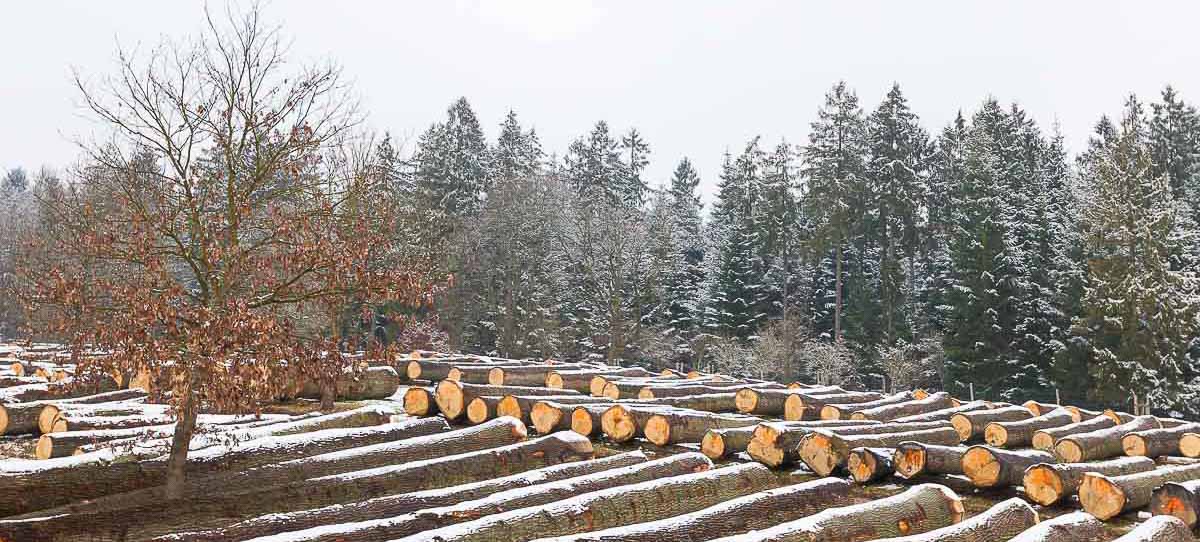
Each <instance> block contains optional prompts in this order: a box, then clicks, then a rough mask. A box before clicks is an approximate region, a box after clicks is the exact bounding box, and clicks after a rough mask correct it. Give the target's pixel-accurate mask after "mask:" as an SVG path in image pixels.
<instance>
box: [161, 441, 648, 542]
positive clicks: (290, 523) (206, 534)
mask: <svg viewBox="0 0 1200 542" xmlns="http://www.w3.org/2000/svg"><path fill="white" fill-rule="evenodd" d="M649 460H650V458H649V457H647V456H646V454H645V453H644V452H642V451H640V450H639V451H633V452H626V453H622V454H616V455H611V456H608V457H604V458H600V459H588V460H583V461H574V462H569V463H561V464H557V465H551V466H549V467H542V468H540V469H534V470H530V471H525V472H521V473H517V474H511V475H508V476H502V477H499V478H490V479H485V480H480V481H478V482H472V483H468V484H461V485H456V486H451V487H446V488H440V489H430V490H424V491H415V492H410V493H402V494H399V495H388V496H385V497H375V498H371V499H367V500H363V501H358V502H354V503H348V504H335V505H330V506H325V507H321V508H313V509H308V510H300V511H296V512H287V513H280V514H267V515H263V516H259V517H255V518H251V519H247V520H244V521H240V522H238V523H235V524H232V525H229V526H227V527H223V528H219V529H213V530H209V531H192V532H182V533H177V534H174V535H167V536H164V537H161V540H162V541H163V542H166V541H184V540H186V541H188V542H201V541H203V542H218V541H220V542H223V541H228V540H247V539H251V538H255V537H260V536H265V535H268V534H272V533H278V532H289V531H300V530H304V529H311V528H313V527H320V526H326V525H336V524H341V523H352V522H360V521H370V520H375V519H381V518H390V517H395V516H399V515H402V514H409V513H412V512H417V511H419V510H426V509H430V508H438V507H444V506H450V505H452V504H457V503H461V502H466V501H471V500H476V499H482V498H484V497H487V496H489V495H493V494H496V493H499V492H502V491H511V490H516V489H518V488H527V487H531V486H535V485H539V484H544V483H548V482H556V481H559V480H567V479H570V478H575V477H579V476H587V475H589V474H595V473H600V472H605V471H609V470H613V469H620V468H623V467H628V466H630V465H637V464H639V463H644V462H646V461H649Z"/></svg>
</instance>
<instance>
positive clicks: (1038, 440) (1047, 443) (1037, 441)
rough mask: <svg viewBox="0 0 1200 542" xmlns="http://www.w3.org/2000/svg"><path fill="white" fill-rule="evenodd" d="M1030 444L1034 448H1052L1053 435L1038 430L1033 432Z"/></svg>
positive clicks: (1046, 449) (1045, 449) (1048, 449)
mask: <svg viewBox="0 0 1200 542" xmlns="http://www.w3.org/2000/svg"><path fill="white" fill-rule="evenodd" d="M1031 444H1032V446H1033V448H1034V449H1035V450H1044V451H1050V450H1053V449H1054V437H1052V436H1050V435H1048V434H1046V433H1043V432H1041V431H1038V432H1036V433H1034V434H1033V442H1032V443H1031Z"/></svg>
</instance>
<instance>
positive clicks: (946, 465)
mask: <svg viewBox="0 0 1200 542" xmlns="http://www.w3.org/2000/svg"><path fill="white" fill-rule="evenodd" d="M966 453H967V448H966V447H965V446H939V445H937V444H925V443H921V442H911V441H905V442H901V443H900V444H898V445H896V455H895V457H894V458H892V462H893V464H894V465H895V467H896V476H899V477H901V478H905V479H909V480H911V479H913V478H916V477H917V476H920V475H930V476H933V475H944V474H963V466H962V459H963V455H964V454H966Z"/></svg>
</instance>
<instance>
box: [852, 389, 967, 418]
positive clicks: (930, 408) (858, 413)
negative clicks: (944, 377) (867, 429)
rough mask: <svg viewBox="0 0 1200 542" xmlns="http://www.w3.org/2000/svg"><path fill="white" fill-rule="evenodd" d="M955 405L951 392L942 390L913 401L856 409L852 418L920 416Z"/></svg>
mask: <svg viewBox="0 0 1200 542" xmlns="http://www.w3.org/2000/svg"><path fill="white" fill-rule="evenodd" d="M953 407H954V399H952V398H951V397H950V394H949V393H946V392H944V391H940V392H937V393H934V394H930V395H929V396H927V397H925V398H924V399H913V400H912V401H905V402H903V403H896V404H891V405H881V406H877V407H873V408H865V409H855V412H854V413H853V414H851V415H850V419H852V420H877V421H881V422H886V421H891V420H895V419H897V418H905V417H909V416H919V415H921V414H928V413H930V412H937V411H939V410H944V409H947V408H953Z"/></svg>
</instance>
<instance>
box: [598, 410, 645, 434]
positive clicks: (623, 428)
mask: <svg viewBox="0 0 1200 542" xmlns="http://www.w3.org/2000/svg"><path fill="white" fill-rule="evenodd" d="M600 428H601V430H602V431H604V434H605V435H607V436H608V438H609V439H611V440H613V441H616V442H627V441H629V440H632V439H633V437H635V436H637V420H635V419H634V417H633V414H632V413H630V412H629V410H628V409H626V408H625V407H622V406H620V405H617V406H614V407H612V408H609V409H608V410H605V411H604V414H602V415H601V416H600Z"/></svg>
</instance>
